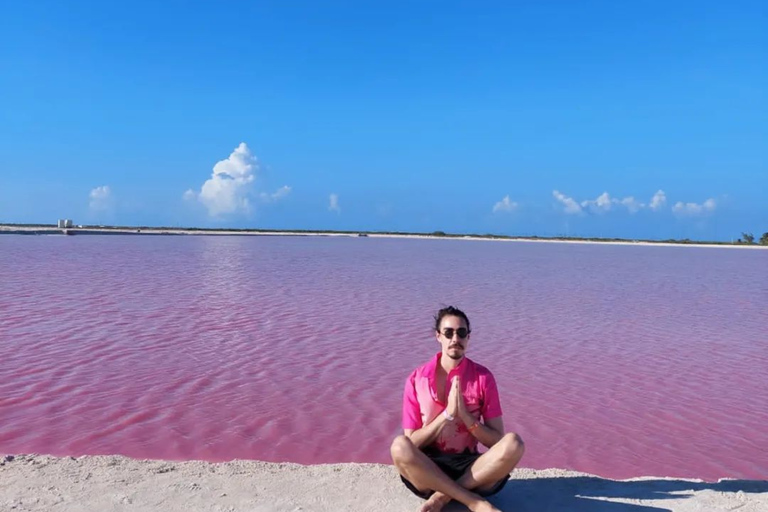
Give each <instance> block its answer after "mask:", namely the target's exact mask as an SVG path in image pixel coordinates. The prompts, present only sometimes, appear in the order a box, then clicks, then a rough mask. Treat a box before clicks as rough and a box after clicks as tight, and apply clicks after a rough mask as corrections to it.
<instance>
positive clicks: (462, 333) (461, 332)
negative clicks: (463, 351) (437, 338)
mask: <svg viewBox="0 0 768 512" xmlns="http://www.w3.org/2000/svg"><path fill="white" fill-rule="evenodd" d="M454 333H455V334H458V336H459V338H461V339H462V340H463V339H464V338H466V337H467V336H469V329H467V328H465V327H459V328H458V329H454V328H453V327H446V328H445V329H443V336H445V337H446V338H448V339H449V340H452V339H453V335H454Z"/></svg>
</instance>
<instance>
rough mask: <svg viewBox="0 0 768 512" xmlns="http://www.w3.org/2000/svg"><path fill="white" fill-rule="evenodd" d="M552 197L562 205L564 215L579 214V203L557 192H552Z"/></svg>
mask: <svg viewBox="0 0 768 512" xmlns="http://www.w3.org/2000/svg"><path fill="white" fill-rule="evenodd" d="M552 195H553V196H554V197H555V199H557V200H558V201H559V202H560V203H561V204H562V205H563V211H564V212H565V213H567V214H569V215H574V214H577V213H581V206H579V203H577V202H576V201H574V200H573V198H572V197H568V196H566V195H565V194H562V193H560V192H558V191H557V190H553V191H552Z"/></svg>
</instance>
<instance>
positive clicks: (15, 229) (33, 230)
mask: <svg viewBox="0 0 768 512" xmlns="http://www.w3.org/2000/svg"><path fill="white" fill-rule="evenodd" d="M64 231H68V232H69V234H87V235H99V234H104V235H120V234H124V235H198V236H201V235H209V236H222V235H223V236H233V235H238V236H331V237H355V238H357V237H360V236H363V237H368V238H417V239H424V240H476V241H486V242H532V243H550V244H606V245H635V246H638V245H639V246H659V247H719V248H729V249H768V245H757V244H751V245H746V244H741V245H735V244H707V243H688V244H683V243H669V242H654V241H647V240H642V241H641V240H637V241H635V240H579V239H565V240H563V239H556V238H528V237H515V238H495V237H486V236H469V235H452V236H434V235H420V234H407V233H402V234H398V233H366V234H364V235H362V234H359V233H354V232H352V233H347V232H344V233H337V232H296V231H258V230H253V231H233V230H226V229H210V230H208V229H206V230H190V229H159V228H146V229H136V228H109V229H99V228H70V229H67V230H63V229H59V228H55V227H49V226H42V227H41V226H13V225H3V224H0V234H2V233H6V234H8V233H11V234H25V233H28V234H39V235H46V234H47V235H61V234H64Z"/></svg>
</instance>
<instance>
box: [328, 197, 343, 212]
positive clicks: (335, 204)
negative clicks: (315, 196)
mask: <svg viewBox="0 0 768 512" xmlns="http://www.w3.org/2000/svg"><path fill="white" fill-rule="evenodd" d="M329 201H330V204H329V205H328V209H329V210H330V211H332V212H336V213H341V208H340V207H339V195H338V194H331V196H330V197H329Z"/></svg>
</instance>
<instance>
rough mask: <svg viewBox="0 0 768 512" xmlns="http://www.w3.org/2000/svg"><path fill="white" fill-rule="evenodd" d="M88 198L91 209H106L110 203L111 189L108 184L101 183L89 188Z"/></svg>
mask: <svg viewBox="0 0 768 512" xmlns="http://www.w3.org/2000/svg"><path fill="white" fill-rule="evenodd" d="M88 197H89V198H90V203H89V206H90V208H91V210H96V211H101V210H108V209H109V208H110V206H111V205H112V190H111V189H110V188H109V185H103V186H101V187H96V188H95V189H93V190H91V193H90V194H89V196H88Z"/></svg>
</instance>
